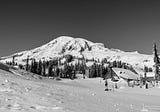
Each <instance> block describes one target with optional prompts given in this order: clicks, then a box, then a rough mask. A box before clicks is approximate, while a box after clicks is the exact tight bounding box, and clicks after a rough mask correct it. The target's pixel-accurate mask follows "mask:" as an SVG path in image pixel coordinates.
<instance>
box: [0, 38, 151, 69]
mask: <svg viewBox="0 0 160 112" xmlns="http://www.w3.org/2000/svg"><path fill="white" fill-rule="evenodd" d="M68 54H70V55H72V56H74V57H76V58H84V59H89V60H91V59H93V58H94V59H95V60H100V61H101V60H102V59H104V58H106V59H107V61H110V62H112V61H115V60H117V61H122V62H125V63H128V64H130V65H132V66H134V67H138V68H144V65H145V66H148V67H153V64H154V63H153V56H152V55H145V54H140V53H138V52H137V51H136V52H124V51H121V50H118V49H109V48H106V47H105V46H104V44H102V43H93V42H91V41H88V40H85V39H82V38H73V37H69V36H60V37H58V38H56V39H54V40H52V41H50V42H49V43H47V44H45V45H42V46H40V47H38V48H35V49H32V50H28V51H22V52H19V53H15V54H13V55H10V56H6V57H1V62H6V61H12V58H13V56H16V57H15V62H17V63H18V64H26V62H25V60H26V59H27V57H28V56H29V58H30V59H32V58H34V59H36V60H51V59H55V58H61V57H63V56H65V55H68Z"/></svg>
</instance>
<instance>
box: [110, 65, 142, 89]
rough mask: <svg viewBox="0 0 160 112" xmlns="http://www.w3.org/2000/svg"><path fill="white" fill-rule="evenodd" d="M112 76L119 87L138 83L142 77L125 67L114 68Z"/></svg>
mask: <svg viewBox="0 0 160 112" xmlns="http://www.w3.org/2000/svg"><path fill="white" fill-rule="evenodd" d="M112 72H113V73H112V76H113V79H115V77H117V78H116V80H113V82H115V84H116V86H117V87H122V86H129V87H130V86H134V85H138V81H139V80H140V77H139V76H138V74H136V73H134V72H132V71H130V70H127V69H123V68H112Z"/></svg>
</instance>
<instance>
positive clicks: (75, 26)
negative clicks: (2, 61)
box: [0, 0, 160, 56]
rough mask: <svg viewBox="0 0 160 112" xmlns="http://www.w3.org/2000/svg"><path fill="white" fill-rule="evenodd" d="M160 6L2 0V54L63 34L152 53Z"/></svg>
mask: <svg viewBox="0 0 160 112" xmlns="http://www.w3.org/2000/svg"><path fill="white" fill-rule="evenodd" d="M159 6H160V1H158V0H150V1H149V0H105V1H102V0H101V1H100V0H97V1H93V0H52V1H51V0H50V1H47V0H43V1H38V0H20V1H16V0H14V1H13V0H12V1H8V0H5V1H0V56H6V55H10V54H12V53H15V52H19V51H23V50H29V49H33V48H36V47H39V46H41V45H43V44H45V43H48V42H49V41H51V40H53V39H55V38H57V37H58V36H61V35H68V36H72V37H76V38H77V37H78V38H84V39H87V40H90V41H92V42H97V43H104V44H105V47H107V48H115V49H120V50H123V51H139V52H140V53H143V54H152V47H153V41H155V42H156V43H157V46H158V49H159V48H160V47H159V46H160V45H159V44H160V41H159V39H160V7H159Z"/></svg>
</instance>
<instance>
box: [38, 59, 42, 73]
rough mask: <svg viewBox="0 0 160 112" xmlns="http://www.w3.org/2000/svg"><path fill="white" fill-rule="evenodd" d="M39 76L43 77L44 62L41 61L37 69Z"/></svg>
mask: <svg viewBox="0 0 160 112" xmlns="http://www.w3.org/2000/svg"><path fill="white" fill-rule="evenodd" d="M37 74H39V75H42V61H41V60H39V62H38V67H37Z"/></svg>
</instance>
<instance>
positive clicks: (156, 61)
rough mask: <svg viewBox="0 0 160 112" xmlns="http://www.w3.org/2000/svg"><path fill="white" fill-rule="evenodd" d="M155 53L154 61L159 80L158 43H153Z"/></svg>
mask: <svg viewBox="0 0 160 112" xmlns="http://www.w3.org/2000/svg"><path fill="white" fill-rule="evenodd" d="M153 55H154V63H155V80H156V82H158V79H159V73H158V72H159V64H160V63H159V57H158V51H157V46H156V43H154V45H153Z"/></svg>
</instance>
